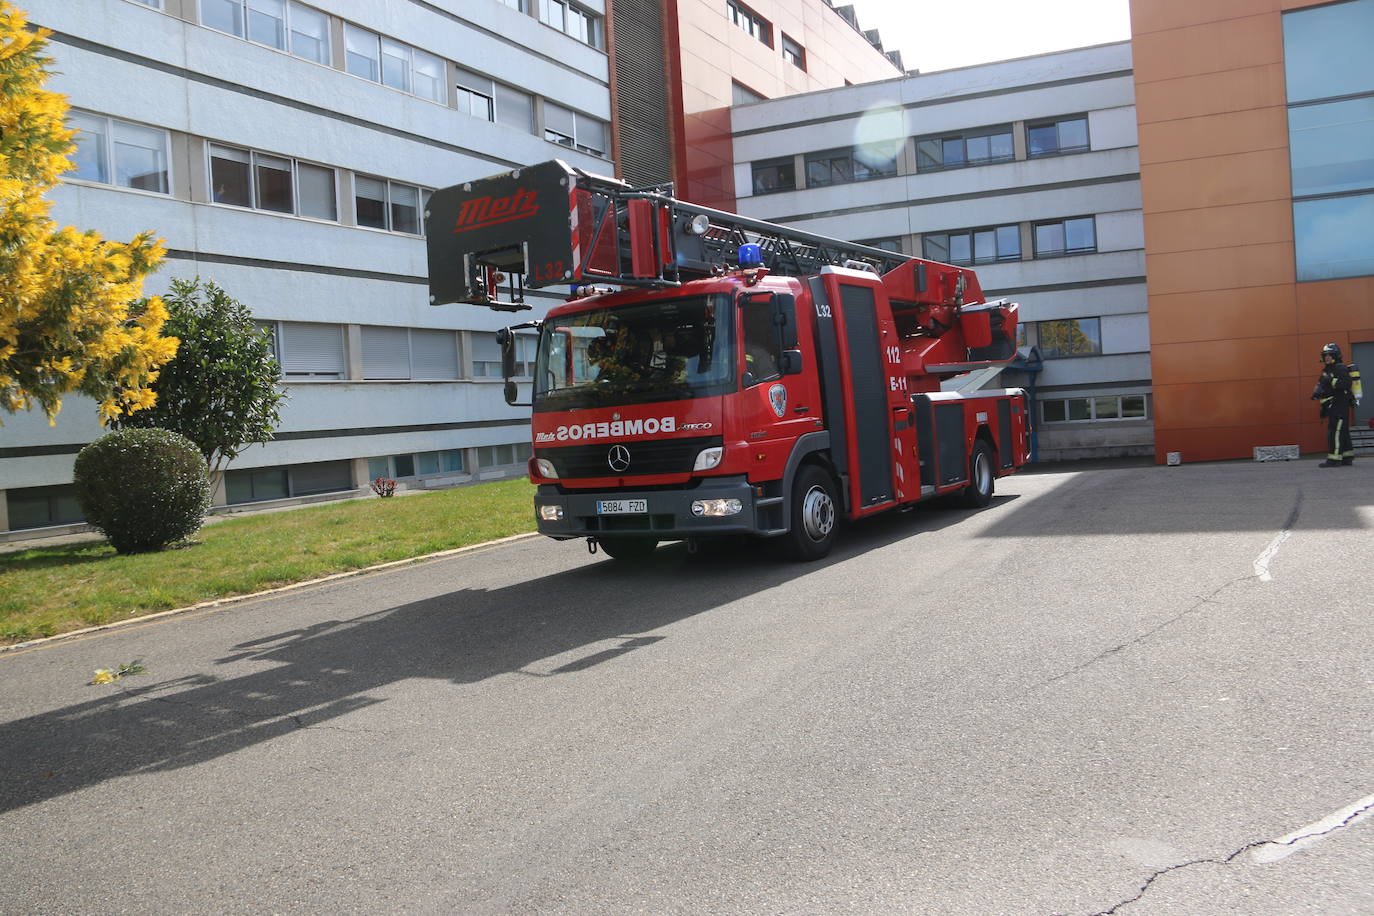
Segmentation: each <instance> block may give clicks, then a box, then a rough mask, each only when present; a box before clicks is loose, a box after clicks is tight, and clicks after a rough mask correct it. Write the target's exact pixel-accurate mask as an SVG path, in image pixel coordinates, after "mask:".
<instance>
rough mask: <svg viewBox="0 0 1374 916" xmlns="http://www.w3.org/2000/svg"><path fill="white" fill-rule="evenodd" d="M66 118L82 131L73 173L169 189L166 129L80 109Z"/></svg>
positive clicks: (144, 188) (104, 181)
mask: <svg viewBox="0 0 1374 916" xmlns="http://www.w3.org/2000/svg"><path fill="white" fill-rule="evenodd" d="M67 121H68V123H69V124H70V125H71V126H72V127H74V128H76V129H77V131H79V133H78V134H77V135H76V153H75V154H74V155H73V156H72V163H73V164H74V165H75V166H76V169H75V171H73V172H71V173H70V177H72V178H81V179H84V180H86V181H98V182H100V183H102V184H112V185H118V186H119V187H121V188H135V189H137V190H140V191H156V192H157V193H159V194H166V193H168V191H169V189H170V187H171V180H170V178H169V176H168V168H167V163H168V161H169V159H170V154H169V150H168V144H169V137H168V134H167V131H165V130H158V129H156V128H153V127H143V126H142V125H140V124H130V123H128V122H127V121H116V120H115V119H114V118H106V117H102V116H101V115H94V114H87V113H86V112H81V111H72V112H71V113H69V114H68V116H67Z"/></svg>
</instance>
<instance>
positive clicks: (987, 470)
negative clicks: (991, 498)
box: [973, 452, 992, 493]
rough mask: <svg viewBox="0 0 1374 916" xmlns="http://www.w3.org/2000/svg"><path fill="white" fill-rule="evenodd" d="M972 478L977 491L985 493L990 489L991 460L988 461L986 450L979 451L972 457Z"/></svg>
mask: <svg viewBox="0 0 1374 916" xmlns="http://www.w3.org/2000/svg"><path fill="white" fill-rule="evenodd" d="M973 480H974V483H975V484H976V485H977V486H978V492H979V493H987V492H988V491H989V490H991V489H992V462H990V461H988V453H987V452H979V453H978V456H977V457H976V458H975V459H974V461H973Z"/></svg>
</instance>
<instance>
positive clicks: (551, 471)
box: [534, 458, 558, 479]
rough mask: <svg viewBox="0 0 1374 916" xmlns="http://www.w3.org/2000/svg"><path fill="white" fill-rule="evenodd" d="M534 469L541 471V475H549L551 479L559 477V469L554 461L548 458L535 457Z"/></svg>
mask: <svg viewBox="0 0 1374 916" xmlns="http://www.w3.org/2000/svg"><path fill="white" fill-rule="evenodd" d="M534 469H535V470H536V471H538V472H539V476H540V477H547V478H549V479H553V478H556V477H558V471H557V470H555V468H554V466H553V462H552V461H550V460H549V459H547V458H536V459H534Z"/></svg>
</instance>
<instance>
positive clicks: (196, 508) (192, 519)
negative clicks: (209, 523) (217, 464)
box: [76, 429, 210, 553]
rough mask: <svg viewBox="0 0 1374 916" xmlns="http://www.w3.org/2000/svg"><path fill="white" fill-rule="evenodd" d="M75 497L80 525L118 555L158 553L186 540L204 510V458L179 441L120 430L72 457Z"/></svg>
mask: <svg viewBox="0 0 1374 916" xmlns="http://www.w3.org/2000/svg"><path fill="white" fill-rule="evenodd" d="M76 498H77V501H78V502H79V503H80V504H81V511H83V512H84V513H85V514H86V521H87V522H89V523H90V524H91V525H93V526H94V527H95V528H97V529H99V530H100V532H101V533H102V534H104V535H105V537H107V538H109V539H110V543H111V544H112V545H114V549H115V550H116V551H118V552H119V553H144V552H147V551H149V550H158V549H160V548H162V547H165V546H167V545H168V544H170V543H172V542H173V541H179V540H181V539H183V538H186V537H190V536H191V535H192V534H195V533H196V532H197V531H199V530H200V526H201V524H202V523H203V522H204V521H205V510H206V509H208V508H209V507H210V478H209V474H208V473H207V471H206V469H205V459H204V458H203V457H202V456H201V454H200V451H199V449H197V448H196V446H195V444H194V443H192V442H191V440H190V439H187V438H186V437H185V436H181V435H178V434H177V433H174V432H170V431H168V430H165V429H124V430H120V431H118V432H113V433H110V434H109V435H107V436H102V437H101V438H99V439H97V440H96V441H94V442H92V443H91V444H90V445H88V446H86V447H85V448H83V449H82V450H81V452H80V453H79V454H78V455H77V456H76Z"/></svg>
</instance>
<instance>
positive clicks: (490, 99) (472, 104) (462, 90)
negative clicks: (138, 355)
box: [456, 70, 496, 121]
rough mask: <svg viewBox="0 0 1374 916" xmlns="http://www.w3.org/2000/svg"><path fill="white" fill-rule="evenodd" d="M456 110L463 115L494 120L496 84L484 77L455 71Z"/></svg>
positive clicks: (463, 71)
mask: <svg viewBox="0 0 1374 916" xmlns="http://www.w3.org/2000/svg"><path fill="white" fill-rule="evenodd" d="M456 72H457V74H458V77H457V83H458V110H459V111H461V112H462V113H463V114H465V115H472V116H473V117H474V118H481V119H482V120H483V121H495V120H496V84H495V83H494V82H492V81H491V80H490V79H488V78H487V77H485V76H479V75H477V74H476V73H472V72H469V71H467V70H457V71H456Z"/></svg>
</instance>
